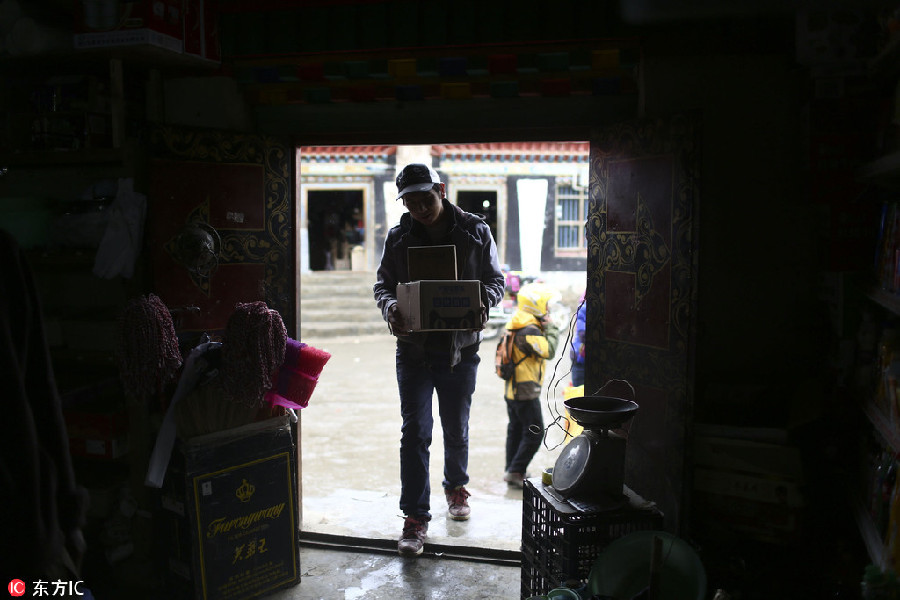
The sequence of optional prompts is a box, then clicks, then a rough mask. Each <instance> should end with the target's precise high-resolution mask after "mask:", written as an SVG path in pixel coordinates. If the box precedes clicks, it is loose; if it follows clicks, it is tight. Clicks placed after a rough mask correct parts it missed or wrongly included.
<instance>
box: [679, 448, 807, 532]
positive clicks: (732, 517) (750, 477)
mask: <svg viewBox="0 0 900 600" xmlns="http://www.w3.org/2000/svg"><path fill="white" fill-rule="evenodd" d="M803 485H804V478H803V468H802V461H801V457H800V451H799V450H798V449H797V448H794V447H791V446H787V445H782V444H773V443H766V442H757V441H752V440H744V439H729V438H723V437H711V436H703V435H698V436H696V437H695V441H694V485H693V488H694V509H695V514H696V515H698V518H699V519H700V520H701V521H702V522H703V527H704V528H706V529H707V531H708V532H710V533H711V534H713V535H716V534H720V535H722V536H724V537H729V536H732V535H733V534H734V533H738V534H741V535H744V536H746V537H748V538H751V539H755V540H760V541H764V542H769V543H792V542H793V541H795V540H797V539H799V538H800V537H801V534H802V525H803V516H804V510H805V504H806V501H805V498H804V495H803Z"/></svg>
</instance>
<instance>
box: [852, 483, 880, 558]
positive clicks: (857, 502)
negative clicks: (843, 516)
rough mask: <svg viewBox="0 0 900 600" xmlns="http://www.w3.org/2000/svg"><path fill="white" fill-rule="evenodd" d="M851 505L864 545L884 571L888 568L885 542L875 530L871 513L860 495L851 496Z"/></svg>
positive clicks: (870, 556)
mask: <svg viewBox="0 0 900 600" xmlns="http://www.w3.org/2000/svg"><path fill="white" fill-rule="evenodd" d="M850 505H851V507H852V509H853V518H854V519H855V520H856V524H857V526H858V527H859V534H860V536H861V537H862V540H863V544H865V546H866V551H867V552H868V553H869V558H871V559H872V562H873V563H875V564H876V565H878V566H879V567H881V568H882V569H885V568H887V566H888V557H887V552H886V551H885V547H884V541H883V540H882V539H881V536H880V535H879V534H878V530H877V529H875V523H874V522H873V521H872V517H871V516H869V511H868V510H866V507H865V505H864V504H863V502H862V499H861V498H860V497H859V495H858V494H851V495H850Z"/></svg>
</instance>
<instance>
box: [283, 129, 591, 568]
mask: <svg viewBox="0 0 900 600" xmlns="http://www.w3.org/2000/svg"><path fill="white" fill-rule="evenodd" d="M540 146H541V148H552V149H555V151H556V152H558V153H560V155H562V154H563V153H566V155H571V154H572V153H573V151H574V152H580V155H579V156H580V158H579V159H577V160H567V161H562V160H546V161H540V160H536V159H534V158H533V156H534V150H535V148H536V147H537V145H536V144H530V143H508V144H485V145H483V147H484V152H486V153H491V152H497V153H502V154H503V156H504V157H505V158H504V160H506V162H505V163H504V166H503V168H502V169H498V168H497V166H496V164H497V163H496V157H493V159H492V156H490V155H488V156H485V157H482V155H480V154H478V155H475V156H477V158H473V157H472V155H469V154H465V155H463V153H461V152H459V151H458V150H457V149H456V148H455V147H454V146H453V145H442V146H395V147H394V146H372V147H363V146H353V147H348V148H347V149H344V148H343V147H336V146H335V147H327V150H324V149H323V148H324V147H322V146H317V147H315V148H300V149H299V152H298V169H297V170H298V172H299V173H300V174H301V177H300V179H299V181H298V193H297V198H298V201H299V202H300V203H301V206H300V210H298V214H299V215H300V223H299V225H298V226H299V227H300V228H302V227H303V226H304V225H306V226H307V227H308V239H309V242H308V245H307V247H308V248H309V252H310V253H312V252H313V251H316V252H318V256H315V257H314V256H312V255H310V256H309V257H308V260H309V270H310V271H313V273H312V275H313V277H312V278H309V279H308V281H309V280H311V279H316V280H318V281H322V280H327V281H329V282H330V285H331V286H332V288H333V290H334V293H333V294H332V295H331V296H330V297H329V298H330V299H329V300H328V301H327V302H323V301H322V298H321V296H313V291H312V287H311V286H309V287H307V288H306V290H305V292H304V287H303V285H301V287H300V291H299V294H298V296H299V300H300V304H301V314H303V315H304V323H306V324H308V323H311V322H312V320H313V319H314V318H315V317H314V316H313V315H314V314H315V315H317V314H318V313H320V312H325V310H324V309H323V306H322V305H323V304H327V305H328V307H327V308H328V309H329V310H328V313H329V316H328V319H330V320H332V321H334V320H337V319H341V320H350V319H358V320H359V321H363V320H364V319H368V318H369V317H370V316H371V315H372V314H373V313H374V315H375V318H376V320H377V321H378V324H379V329H378V332H379V333H378V334H377V335H364V334H360V335H354V336H348V335H340V336H332V335H328V334H325V333H323V334H321V335H319V334H315V335H313V334H312V333H310V334H309V335H305V337H304V338H303V339H302V340H301V341H303V342H305V343H308V344H310V345H312V346H314V347H317V348H321V349H324V350H326V351H328V352H329V353H331V355H332V358H331V360H330V362H329V364H328V365H327V366H326V367H325V369H324V371H323V373H322V375H321V377H320V378H319V381H318V384H317V387H316V391H315V394H314V395H313V397H312V399H311V402H310V404H309V406H308V407H307V408H305V409H304V410H303V412H302V415H301V416H302V420H301V428H302V432H301V436H300V439H301V445H302V449H301V456H302V457H303V468H302V482H301V486H302V487H301V489H302V502H303V528H304V531H305V532H306V533H307V534H309V533H312V534H316V535H329V536H342V537H349V538H355V539H367V540H380V541H381V542H383V543H384V544H385V545H389V544H392V543H393V544H396V537H397V536H398V535H399V533H400V529H401V526H402V519H401V518H400V517H399V512H400V511H399V507H398V505H397V504H398V499H399V491H400V489H399V486H400V481H399V440H400V426H401V418H400V413H399V405H398V400H397V383H396V375H395V371H394V353H395V345H396V341H395V339H394V338H393V336H391V335H390V334H389V333H388V332H387V328H386V326H385V324H384V322H383V320H382V319H381V315H380V313H379V312H378V310H377V307H376V305H375V301H374V297H373V293H372V285H373V284H374V282H375V276H376V275H375V270H374V267H375V266H377V264H378V262H379V259H380V255H381V247H382V244H383V243H384V237H385V235H386V232H387V231H388V230H389V229H390V228H391V227H392V226H394V225H395V224H397V222H398V221H399V219H400V217H401V215H402V214H403V213H404V212H405V209H404V208H403V205H402V203H400V202H396V201H395V200H394V198H395V197H396V184H395V177H396V169H397V168H398V166H399V165H403V164H407V163H410V162H428V163H431V164H434V166H435V168H436V170H437V171H438V172H439V173H440V174H441V177H442V179H444V180H445V181H446V183H447V194H448V200H449V202H450V203H451V204H455V205H457V206H458V207H459V208H461V209H463V210H465V211H467V212H471V213H475V214H479V215H482V216H483V218H484V219H485V221H486V223H487V224H488V226H489V227H490V230H491V233H492V235H493V237H494V239H495V241H496V243H497V246H498V255H499V259H500V262H501V264H503V263H504V262H505V260H504V257H505V255H506V254H507V253H509V254H510V255H512V256H515V257H518V256H520V255H521V252H520V251H519V249H518V240H519V239H520V232H519V229H520V224H519V222H518V218H516V219H515V220H514V223H508V221H509V219H510V217H509V216H508V215H509V214H510V212H511V211H514V212H513V214H518V210H517V209H514V208H511V205H513V204H515V203H518V202H519V200H520V198H519V197H518V195H516V194H515V191H516V189H517V187H516V185H515V183H514V182H515V181H516V180H517V179H521V178H525V177H527V178H529V179H540V180H542V181H544V182H545V189H547V190H555V189H556V187H557V182H558V181H561V180H567V179H571V178H576V177H581V178H582V179H584V178H586V176H587V169H588V153H589V152H588V145H587V143H584V142H560V143H556V144H553V143H549V144H541V145H540ZM467 148H470V146H468V145H467ZM351 150H352V155H353V156H355V157H357V159H356V160H357V162H353V161H352V160H350V159H349V158H348V159H346V160H344V159H342V160H340V161H339V160H336V159H335V158H334V157H336V156H337V157H343V156H345V155H349V154H350V153H351ZM435 152H436V153H437V154H435ZM316 153H318V155H317V154H316ZM372 156H374V157H375V158H371V159H370V158H366V159H365V160H364V161H363V159H361V158H358V157H372ZM326 157H328V158H327V160H326ZM352 188H356V189H352ZM509 190H512V191H513V195H512V197H508V193H509ZM554 193H555V192H554ZM553 197H554V196H549V197H548V198H547V201H546V203H545V204H544V205H542V206H541V208H540V209H538V212H540V213H541V214H543V215H545V217H546V219H550V220H551V221H552V219H553V218H554V217H553V215H554V214H555V208H554V206H553V199H552V198H553ZM360 206H362V207H363V209H364V214H366V215H368V219H367V221H366V223H367V224H368V229H367V230H365V231H364V232H363V235H366V236H367V237H366V239H365V242H366V244H367V245H370V246H373V252H372V261H371V262H372V265H370V266H371V267H372V268H371V270H369V271H366V272H358V273H352V274H344V273H338V272H334V273H329V272H327V271H328V270H329V269H335V270H340V269H341V268H342V267H346V263H341V262H335V258H337V260H338V261H340V260H342V258H340V256H341V255H339V254H338V253H336V252H333V249H332V245H333V242H332V241H331V240H332V239H333V231H334V230H335V228H339V229H344V228H345V224H343V223H341V221H340V220H341V219H343V218H345V216H346V215H347V214H348V212H350V213H351V214H352V211H353V210H355V209H356V208H358V207H360ZM304 211H305V215H306V216H305V220H304ZM335 215H337V216H335ZM537 220H538V222H540V223H543V222H545V218H538V219H537ZM508 229H509V230H510V231H512V232H513V233H512V234H507V230H508ZM553 231H554V228H553V227H547V228H546V230H544V228H542V229H541V231H540V232H538V233H536V234H535V235H532V236H531V239H534V240H536V241H538V240H539V243H538V244H537V247H538V248H542V247H546V248H548V251H549V252H553V243H552V234H553ZM510 246H513V247H514V248H512V251H511V252H508V250H510ZM300 247H301V249H302V248H304V244H302V242H301V245H300ZM301 251H302V250H301ZM328 252H332V254H331V262H329V260H328V259H329V256H328V254H326V253H328ZM558 259H561V260H558ZM298 260H299V261H301V262H302V261H303V260H304V257H303V256H298ZM569 260H571V262H566V261H569ZM547 262H548V264H547V267H548V270H547V273H546V276H547V278H548V279H549V280H550V282H551V283H554V284H559V285H560V286H561V287H563V288H564V289H566V290H567V295H568V296H570V297H571V301H572V307H574V306H575V304H574V303H575V302H576V301H577V299H578V298H579V297H580V295H581V294H582V293H583V292H584V257H580V258H579V259H577V260H575V259H570V257H567V256H560V257H553V260H548V261H547ZM316 271H318V272H316ZM304 277H307V275H304ZM303 307H305V308H306V309H305V310H304V309H303ZM330 325H332V326H333V328H334V329H337V328H338V326H337V323H334V322H331V323H330ZM304 327H305V330H306V331H310V332H312V331H313V329H312V328H311V327H308V326H307V325H305V326H304ZM564 339H565V338H564V337H563V340H561V341H560V343H559V346H558V354H557V357H556V358H555V359H554V361H553V364H552V365H548V368H547V375H546V377H545V381H544V384H545V393H544V394H542V400H543V401H542V405H543V411H544V420H545V425H546V426H547V427H548V432H547V434H546V443H545V445H544V446H542V447H541V449H540V450H539V452H538V455H537V456H536V457H535V458H534V460H533V461H532V464H531V466H530V468H529V473H530V474H531V475H532V476H537V477H539V476H540V474H541V471H542V470H543V469H544V468H548V467H552V466H553V465H554V463H555V459H556V456H558V454H559V453H560V451H561V449H562V446H561V444H562V442H563V441H564V436H565V431H564V428H561V427H553V423H554V421H555V419H556V417H558V416H559V415H560V414H562V412H563V407H562V399H563V398H562V390H563V388H564V387H565V386H566V385H567V384H568V383H569V381H570V378H569V370H570V369H569V363H568V353H567V352H566V351H565V343H564ZM494 343H495V342H492V341H491V340H486V341H484V342H483V343H482V345H481V352H480V354H481V357H482V360H481V365H480V367H479V373H478V379H477V386H476V390H475V394H474V396H473V403H472V412H471V417H470V432H469V433H470V449H469V476H470V483H469V484H468V485H467V488H468V489H469V491H470V492H471V493H472V498H471V499H470V504H471V506H472V510H473V518H472V521H471V523H464V524H461V523H458V522H455V521H452V520H448V519H446V517H445V515H446V501H445V499H444V497H443V493H442V488H441V480H442V470H443V451H442V450H443V442H442V435H441V428H440V421H439V419H437V418H436V419H435V427H434V432H433V440H432V444H431V469H430V474H431V493H432V500H431V510H432V515H433V519H432V522H431V524H430V526H429V541H430V542H431V543H435V544H438V545H445V546H455V547H467V548H478V549H484V550H490V551H498V552H517V551H518V550H519V548H520V542H521V527H522V513H521V506H522V504H521V503H522V491H521V490H520V489H515V488H510V487H509V486H508V485H507V484H506V482H505V481H503V470H504V455H505V433H506V424H507V419H508V417H507V414H506V403H505V402H504V400H503V387H504V382H503V381H502V380H501V379H500V378H498V377H497V376H496V375H495V373H494V369H493V363H492V362H491V361H490V360H488V354H489V353H490V352H492V351H493V345H494ZM557 361H559V362H557Z"/></svg>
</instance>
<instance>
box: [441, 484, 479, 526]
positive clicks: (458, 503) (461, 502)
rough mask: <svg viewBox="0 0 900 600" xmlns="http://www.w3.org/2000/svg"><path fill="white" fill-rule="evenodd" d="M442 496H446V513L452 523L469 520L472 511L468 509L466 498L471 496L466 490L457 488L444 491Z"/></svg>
mask: <svg viewBox="0 0 900 600" xmlns="http://www.w3.org/2000/svg"><path fill="white" fill-rule="evenodd" d="M444 495H445V496H447V505H448V508H447V513H448V514H449V515H450V518H451V519H453V520H454V521H465V520H466V519H468V518H469V513H470V512H472V509H471V508H469V503H468V502H467V501H466V498H468V497H469V496H471V494H470V493H469V492H467V491H466V488H464V487H463V486H459V487H458V488H453V489H452V490H444Z"/></svg>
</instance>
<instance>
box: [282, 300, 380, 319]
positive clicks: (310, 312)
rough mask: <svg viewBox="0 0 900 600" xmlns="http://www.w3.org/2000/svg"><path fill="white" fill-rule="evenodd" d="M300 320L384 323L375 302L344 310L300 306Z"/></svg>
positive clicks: (330, 307)
mask: <svg viewBox="0 0 900 600" xmlns="http://www.w3.org/2000/svg"><path fill="white" fill-rule="evenodd" d="M300 318H301V319H302V320H303V321H304V322H307V321H308V322H311V323H321V322H323V321H324V322H326V323H328V322H335V321H352V322H353V323H364V322H366V321H371V322H374V323H384V319H383V318H382V317H381V311H380V310H378V307H377V306H375V302H374V301H370V302H368V303H367V304H366V305H365V306H364V307H358V308H346V307H344V308H342V307H339V306H327V307H319V308H309V307H308V306H307V305H301V306H300Z"/></svg>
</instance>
